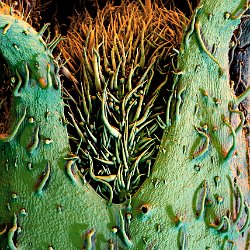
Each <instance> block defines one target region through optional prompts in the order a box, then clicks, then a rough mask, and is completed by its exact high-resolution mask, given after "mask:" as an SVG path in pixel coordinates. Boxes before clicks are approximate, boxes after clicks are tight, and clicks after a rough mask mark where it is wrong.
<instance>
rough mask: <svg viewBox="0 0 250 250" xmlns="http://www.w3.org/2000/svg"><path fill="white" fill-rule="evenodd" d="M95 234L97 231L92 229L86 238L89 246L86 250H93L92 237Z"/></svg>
mask: <svg viewBox="0 0 250 250" xmlns="http://www.w3.org/2000/svg"><path fill="white" fill-rule="evenodd" d="M94 234H95V229H91V230H90V231H89V232H88V233H87V236H86V240H87V246H86V250H92V246H93V244H92V237H93V235H94Z"/></svg>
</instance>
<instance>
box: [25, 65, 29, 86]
mask: <svg viewBox="0 0 250 250" xmlns="http://www.w3.org/2000/svg"><path fill="white" fill-rule="evenodd" d="M25 71H26V79H25V84H24V87H25V88H27V87H28V84H29V81H30V71H29V67H28V64H27V63H25Z"/></svg>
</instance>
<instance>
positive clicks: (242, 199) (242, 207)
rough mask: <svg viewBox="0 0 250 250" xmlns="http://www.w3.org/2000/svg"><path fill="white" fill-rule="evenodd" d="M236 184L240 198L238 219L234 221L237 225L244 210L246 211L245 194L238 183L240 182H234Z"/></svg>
mask: <svg viewBox="0 0 250 250" xmlns="http://www.w3.org/2000/svg"><path fill="white" fill-rule="evenodd" d="M234 185H235V187H236V188H237V191H238V195H239V199H240V205H239V206H240V207H239V212H238V214H237V216H236V219H235V221H234V224H235V225H236V224H237V223H238V222H239V221H240V219H241V217H242V215H243V211H244V196H243V193H242V190H241V188H240V186H239V185H238V183H237V182H234Z"/></svg>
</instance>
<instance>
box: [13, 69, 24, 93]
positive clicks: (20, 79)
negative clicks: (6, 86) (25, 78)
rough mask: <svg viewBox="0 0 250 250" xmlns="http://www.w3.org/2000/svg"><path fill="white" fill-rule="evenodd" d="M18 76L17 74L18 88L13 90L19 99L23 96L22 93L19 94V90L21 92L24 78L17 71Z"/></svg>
mask: <svg viewBox="0 0 250 250" xmlns="http://www.w3.org/2000/svg"><path fill="white" fill-rule="evenodd" d="M16 74H17V78H18V83H17V85H16V87H15V88H14V90H13V96H15V97H18V96H21V93H20V92H19V90H20V87H21V85H22V77H21V75H20V74H19V72H18V70H17V69H16Z"/></svg>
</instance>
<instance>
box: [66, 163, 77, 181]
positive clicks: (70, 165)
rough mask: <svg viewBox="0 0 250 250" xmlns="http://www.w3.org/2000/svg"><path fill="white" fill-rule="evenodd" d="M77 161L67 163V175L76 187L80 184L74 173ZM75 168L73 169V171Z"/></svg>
mask: <svg viewBox="0 0 250 250" xmlns="http://www.w3.org/2000/svg"><path fill="white" fill-rule="evenodd" d="M76 159H77V158H75V159H72V160H69V161H68V162H67V165H66V173H67V175H68V176H69V178H70V180H71V181H72V183H73V184H75V185H79V182H78V179H77V178H76V176H75V174H74V173H73V171H75V165H74V164H75V162H76ZM72 168H73V169H72Z"/></svg>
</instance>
